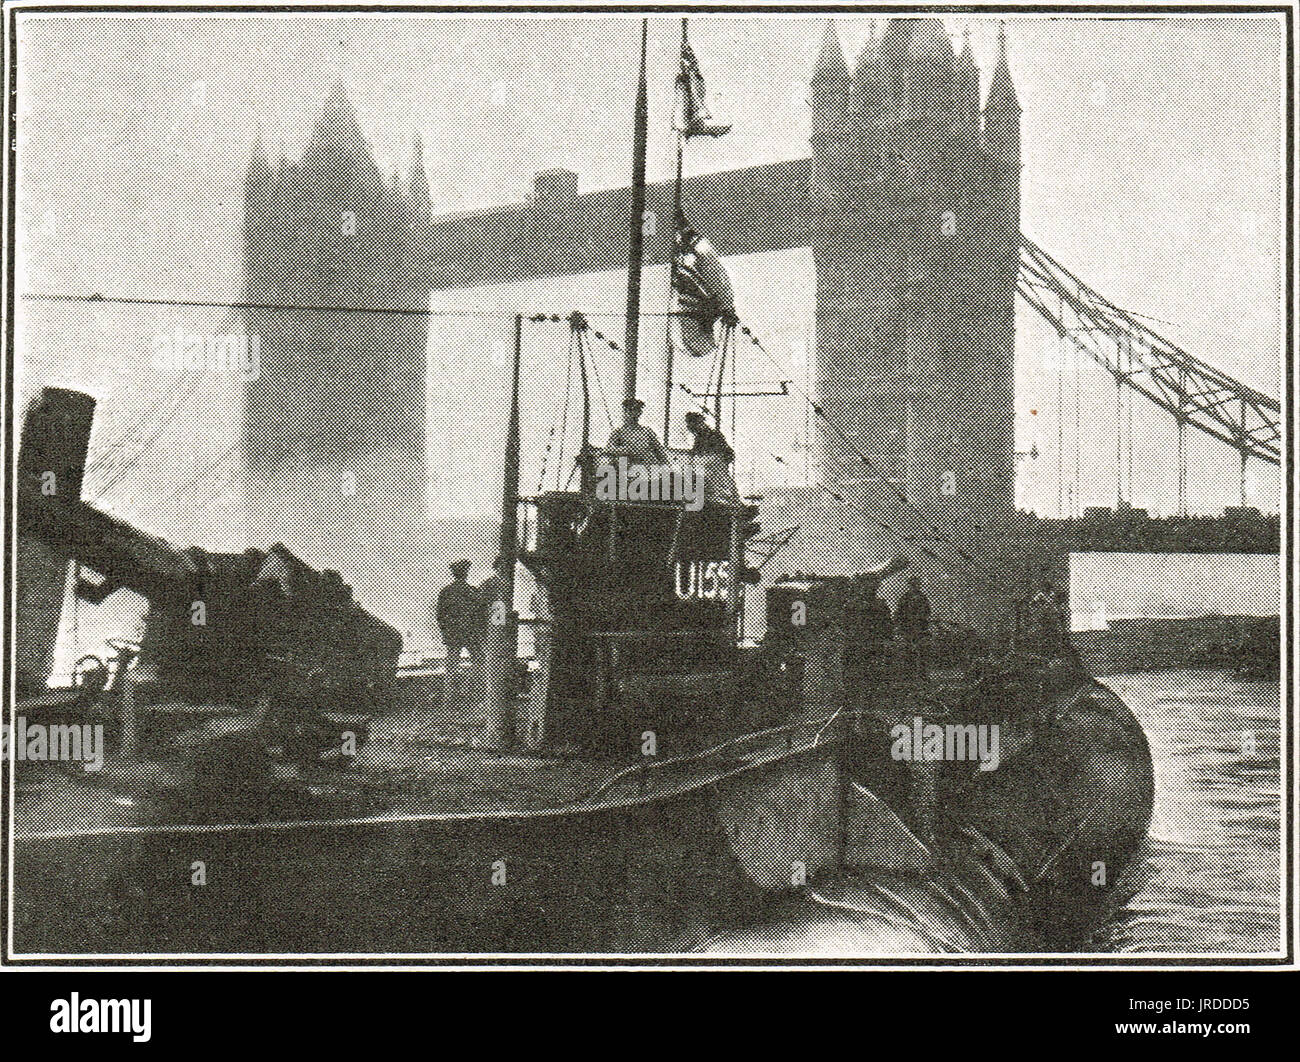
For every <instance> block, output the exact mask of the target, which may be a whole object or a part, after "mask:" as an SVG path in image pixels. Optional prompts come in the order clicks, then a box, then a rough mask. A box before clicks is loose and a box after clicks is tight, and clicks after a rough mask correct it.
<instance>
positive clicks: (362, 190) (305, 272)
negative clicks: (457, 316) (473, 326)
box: [242, 82, 432, 627]
mask: <svg viewBox="0 0 1300 1062" xmlns="http://www.w3.org/2000/svg"><path fill="white" fill-rule="evenodd" d="M246 182H247V183H246V195H245V202H244V233H245V245H244V291H245V297H246V301H247V302H249V303H252V304H255V305H251V306H249V307H248V308H246V309H245V311H244V316H245V325H246V328H247V331H248V333H249V334H250V335H255V336H257V337H258V339H259V343H260V350H261V362H260V365H259V374H258V375H257V377H256V378H255V379H252V380H250V381H249V382H248V383H247V384H246V386H245V391H244V403H243V420H244V423H243V439H242V444H243V446H242V449H243V465H244V468H243V473H244V484H245V486H244V489H245V495H246V506H245V511H246V513H247V515H248V521H249V524H248V537H249V539H250V541H252V542H254V543H256V544H258V545H262V546H265V545H266V544H268V543H272V542H277V541H278V542H283V543H284V544H285V545H287V546H288V547H289V548H290V549H292V550H293V551H294V552H295V553H297V554H298V555H300V556H303V557H305V558H308V559H310V561H311V563H313V564H314V565H316V566H318V567H328V568H334V569H337V570H339V571H341V572H343V573H344V575H345V577H346V579H347V581H348V582H349V583H351V584H352V585H354V586H355V587H356V588H357V591H358V594H359V596H360V597H361V598H362V599H364V600H365V601H366V603H367V606H368V607H371V608H373V609H375V610H376V611H377V612H378V613H379V614H381V615H383V616H384V618H385V619H387V620H389V621H390V622H395V623H399V624H401V625H402V626H403V627H413V626H415V625H416V624H417V623H421V622H423V620H424V618H425V614H426V609H427V601H425V600H422V599H420V600H416V599H411V600H410V601H409V603H408V602H407V601H405V600H404V598H403V595H404V594H405V595H409V594H410V587H413V586H418V585H421V583H422V581H427V578H428V575H427V573H426V572H424V571H423V570H422V569H421V568H420V566H419V565H420V560H419V555H418V550H417V549H416V547H415V546H413V545H412V543H418V542H420V541H422V539H423V537H425V535H424V527H425V520H426V513H425V509H426V505H425V494H426V487H427V475H426V472H425V450H426V443H425V435H426V427H425V380H426V376H427V352H426V351H427V346H428V320H427V319H426V318H424V317H422V316H420V315H419V314H410V313H405V312H403V313H398V314H394V313H390V312H389V311H393V310H397V311H410V310H419V309H427V308H428V305H429V296H430V287H431V285H430V282H429V279H428V258H427V256H428V253H429V245H430V242H431V239H432V205H431V198H430V194H429V178H428V175H427V173H426V171H425V166H424V160H423V149H422V145H421V144H420V141H419V139H418V138H416V141H415V145H414V152H413V157H412V159H411V163H410V169H409V171H408V174H407V175H406V176H405V177H403V176H402V175H401V174H400V173H399V174H397V175H396V176H395V179H393V180H390V179H388V178H387V177H386V176H385V175H384V173H383V172H382V171H381V170H380V168H379V165H378V163H377V162H376V159H375V155H374V152H373V151H372V149H371V147H370V144H369V142H368V140H367V139H366V137H365V134H364V133H363V132H362V130H361V126H360V123H359V121H358V119H357V114H356V111H355V110H354V109H353V107H352V104H351V102H350V101H349V100H348V97H347V93H346V92H345V90H344V87H343V84H342V82H337V83H336V84H335V85H334V86H333V88H332V89H331V91H330V93H329V97H328V98H327V100H326V101H325V104H324V106H323V107H322V110H321V113H320V116H319V117H318V119H317V120H316V122H315V123H314V125H313V127H312V130H311V135H310V136H309V138H308V141H307V144H306V147H305V148H304V150H303V153H302V155H301V156H300V157H299V158H298V159H297V160H295V161H289V160H287V159H285V158H283V156H282V157H281V160H280V162H279V164H278V165H277V166H276V168H275V169H274V170H272V169H271V167H270V166H269V165H268V164H267V162H266V158H265V148H264V147H263V146H262V143H261V140H260V138H259V140H258V142H257V145H256V146H255V148H254V150H253V154H252V157H251V160H250V162H249V167H248V172H247V177H246ZM279 307H283V308H282V309H281V308H279ZM315 307H339V308H343V310H344V311H345V312H336V311H334V310H330V309H324V310H317V309H314V308H315ZM366 308H373V309H374V310H375V312H373V313H365V312H359V311H361V310H364V309H366ZM377 558H383V560H382V563H381V562H380V561H378V560H377ZM408 604H409V608H408Z"/></svg>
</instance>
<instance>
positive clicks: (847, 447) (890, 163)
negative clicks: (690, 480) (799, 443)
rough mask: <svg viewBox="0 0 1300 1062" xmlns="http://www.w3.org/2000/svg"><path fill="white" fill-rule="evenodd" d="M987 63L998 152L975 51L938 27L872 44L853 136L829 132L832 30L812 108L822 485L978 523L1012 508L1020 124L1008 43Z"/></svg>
mask: <svg viewBox="0 0 1300 1062" xmlns="http://www.w3.org/2000/svg"><path fill="white" fill-rule="evenodd" d="M999 62H1000V68H1001V70H1002V73H1001V74H1000V75H999V76H998V77H997V78H995V82H996V85H997V88H996V95H993V96H991V98H990V104H989V106H987V107H985V108H984V115H983V116H984V118H985V119H986V122H988V121H991V122H992V125H991V131H992V135H993V136H994V138H995V141H996V142H995V143H994V144H990V143H988V141H987V136H988V131H987V129H986V131H985V134H984V136H981V107H980V75H979V70H978V68H977V66H976V64H975V59H974V55H973V54H972V51H971V48H970V44H969V41H967V42H966V43H965V44H964V46H963V47H962V50H961V54H960V55H958V54H957V52H956V51H955V50H954V49H953V45H952V41H951V39H950V38H949V36H948V33H947V30H946V29H945V28H944V24H943V22H942V21H941V20H940V19H937V18H913V19H901V18H900V19H891V20H889V22H888V23H887V24H886V26H885V28H884V32H883V34H882V35H881V37H880V38H879V39H878V40H877V39H874V34H873V39H872V40H870V41H869V42H868V44H867V46H866V48H865V49H864V50H863V53H862V55H861V56H860V57H859V59H858V61H857V63H856V67H855V70H854V73H853V77H852V82H851V85H850V87H849V93H848V98H849V105H848V111H849V114H848V117H847V129H845V130H843V131H837V130H836V128H835V125H834V118H835V117H836V116H837V115H838V114H839V113H840V112H839V110H838V102H839V100H840V99H841V96H840V95H839V94H840V93H841V92H842V91H843V90H842V86H843V84H844V79H845V74H844V71H843V70H842V69H841V65H842V63H843V53H842V52H840V51H839V41H838V39H837V38H836V37H835V36H834V33H833V30H829V29H828V31H827V33H826V35H825V36H824V38H823V43H822V52H821V56H820V57H819V59H818V64H817V69H816V70H815V71H814V75H813V87H814V91H813V94H812V102H813V106H814V119H813V131H814V135H813V137H812V145H811V146H812V156H813V159H812V161H813V168H812V180H811V188H810V192H811V203H812V211H811V214H812V216H811V219H810V220H811V224H810V226H809V231H810V234H811V242H812V250H813V260H814V264H815V266H816V270H817V308H816V314H817V355H816V367H817V394H818V404H819V405H820V406H821V408H822V409H823V410H825V412H826V415H827V419H828V421H829V423H827V422H823V423H821V424H820V425H819V427H820V435H819V438H818V446H817V449H818V454H819V458H818V467H819V474H820V478H821V480H822V481H823V482H835V483H840V484H848V483H853V482H858V483H862V484H863V485H864V486H863V489H865V490H868V491H869V490H871V489H874V488H872V487H870V483H872V482H875V483H878V482H879V480H880V478H881V477H884V478H885V479H887V480H889V482H890V485H891V487H892V488H893V489H898V490H901V491H903V492H904V493H905V494H906V496H907V497H908V499H909V501H912V502H914V503H916V504H920V505H925V506H933V507H936V508H937V509H939V510H942V511H947V512H950V513H951V514H952V515H953V519H954V520H955V519H958V518H959V516H960V517H961V518H971V517H974V518H975V519H977V520H979V521H981V522H991V521H995V520H997V519H998V518H999V517H1000V516H1004V515H1007V514H1009V513H1010V512H1011V511H1012V510H1013V507H1014V492H1013V487H1014V482H1013V480H1014V449H1015V447H1014V438H1015V435H1014V411H1013V401H1012V398H1013V393H1012V390H1011V388H1012V382H1013V372H1012V367H1013V358H1014V354H1013V344H1014V331H1015V328H1014V314H1013V307H1014V298H1015V275H1014V263H1013V262H1012V258H1011V253H1012V247H1011V245H1012V243H1013V242H1014V241H1013V240H1012V239H1011V237H1010V234H1011V233H1012V231H1013V229H1014V230H1015V231H1016V232H1018V224H1019V150H1018V149H1019V137H1018V124H1014V125H1013V124H1012V123H1011V119H1012V118H1016V119H1018V114H1019V111H1018V104H1015V96H1014V90H1013V89H1011V82H1010V72H1009V68H1008V67H1007V61H1006V54H1005V43H1004V45H1003V48H1002V53H1001V55H1000V60H999ZM1008 90H1010V91H1008ZM832 101H834V103H835V105H836V106H832V105H831V104H832ZM1011 104H1015V107H1014V111H1013V108H1012V107H1011ZM1012 132H1015V134H1016V136H1015V139H1014V146H1015V149H1016V151H1015V156H1014V164H1013V161H1012V158H1011V156H1010V153H1009V148H1010V146H1011V144H1012V140H1010V139H1009V137H1010V134H1011V133H1012ZM1013 174H1014V180H1012V175H1013ZM845 438H847V439H848V440H849V442H848V443H847V444H846V443H845V442H844V439H845ZM862 457H866V458H867V460H868V461H869V462H870V464H869V466H868V465H865V464H864V462H863V461H862V460H861V458H862ZM939 522H940V523H942V522H943V521H942V518H940V519H939Z"/></svg>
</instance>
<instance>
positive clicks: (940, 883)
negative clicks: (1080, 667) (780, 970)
mask: <svg viewBox="0 0 1300 1062" xmlns="http://www.w3.org/2000/svg"><path fill="white" fill-rule="evenodd" d="M1050 715H1051V720H1050V722H1049V723H1046V724H1041V725H1037V726H1036V728H1035V729H1036V732H1035V733H1034V734H1033V735H1032V739H1031V740H1029V741H1028V742H1026V743H1025V744H1024V746H1023V747H1022V748H1021V749H1020V750H1019V751H1018V752H1017V753H1016V754H1015V755H1014V756H1012V757H1011V758H1010V759H1009V760H1007V761H1005V762H1003V763H1002V764H1001V765H1000V766H999V768H998V769H997V770H994V771H989V772H987V773H978V772H977V773H976V774H975V775H974V777H973V778H972V780H971V784H970V785H969V786H968V787H966V789H965V790H964V792H962V793H961V794H960V795H958V796H956V797H955V798H954V799H951V800H949V801H947V802H946V803H947V808H946V810H945V813H944V814H945V821H944V822H943V824H942V826H943V832H944V834H945V837H946V840H945V841H943V842H940V843H939V844H938V845H936V846H933V851H931V850H930V849H927V848H926V847H925V846H923V845H922V844H921V843H920V842H919V841H918V840H917V839H916V837H915V836H914V835H911V830H910V827H909V826H908V824H906V823H904V822H903V821H902V820H901V819H897V818H894V817H893V816H892V815H890V814H889V813H888V812H886V813H885V815H884V816H883V817H882V816H881V815H880V813H879V812H878V810H877V809H878V807H879V801H877V800H876V799H875V798H874V797H873V796H872V794H870V792H869V791H866V790H865V789H864V788H863V787H860V786H854V787H853V789H852V790H851V791H850V794H849V799H848V800H847V801H846V807H847V812H846V815H847V821H846V835H847V837H848V848H847V850H846V863H853V862H857V863H858V864H859V866H858V868H857V869H854V870H846V871H843V872H841V873H838V874H835V875H831V876H828V877H826V878H824V879H822V880H819V881H817V882H814V883H812V884H810V885H809V886H808V887H806V888H805V889H803V890H801V892H800V894H799V896H797V897H795V898H792V899H790V900H789V901H788V902H786V903H783V904H781V905H780V906H779V908H777V909H776V910H773V911H771V912H769V914H768V916H767V918H765V920H764V922H763V924H762V925H761V926H753V927H742V928H740V929H738V930H733V931H729V932H727V933H724V934H721V935H719V936H717V937H714V938H713V939H711V940H710V941H708V942H707V943H706V944H705V945H703V946H702V948H701V950H703V951H708V952H712V953H717V954H733V955H736V954H757V955H762V954H787V955H788V954H792V953H804V954H812V955H817V954H827V955H829V954H848V955H855V956H878V957H890V956H904V955H918V954H924V955H942V954H961V955H972V954H1008V953H1022V954H1023V953H1045V952H1071V951H1079V950H1086V949H1087V947H1088V945H1089V943H1090V941H1091V939H1092V938H1093V936H1094V934H1096V933H1097V931H1098V930H1099V929H1100V928H1101V927H1102V926H1103V925H1104V924H1105V923H1106V921H1107V920H1108V919H1109V918H1110V917H1111V916H1112V915H1113V914H1114V912H1115V910H1116V909H1117V908H1118V907H1119V906H1121V905H1122V903H1123V902H1124V901H1125V900H1126V899H1127V889H1126V879H1125V874H1126V872H1128V871H1129V870H1130V869H1131V867H1132V866H1133V864H1134V862H1135V860H1136V859H1137V858H1138V857H1139V856H1140V854H1141V851H1142V848H1143V844H1144V842H1145V839H1146V835H1147V830H1148V827H1149V825H1150V820H1151V812H1152V805H1153V797H1154V782H1153V770H1152V763H1151V754H1150V749H1149V747H1148V745H1147V741H1146V737H1145V735H1144V734H1143V732H1142V728H1141V726H1140V725H1139V723H1138V721H1137V719H1136V718H1135V717H1134V716H1133V714H1132V712H1131V711H1130V710H1129V708H1128V707H1127V706H1126V705H1125V704H1124V703H1123V702H1122V701H1121V700H1120V699H1119V698H1118V697H1117V696H1116V695H1115V694H1114V693H1112V692H1111V691H1110V690H1109V689H1107V688H1106V687H1104V686H1102V685H1100V684H1099V683H1096V682H1090V683H1086V684H1084V685H1083V686H1081V687H1080V688H1078V689H1076V690H1074V691H1073V692H1072V693H1071V694H1069V695H1068V696H1066V697H1063V698H1062V699H1061V700H1060V701H1059V702H1058V703H1057V704H1055V705H1054V706H1053V711H1052V712H1051V713H1050ZM909 846H910V847H911V849H912V850H913V855H912V856H909V855H908V850H909Z"/></svg>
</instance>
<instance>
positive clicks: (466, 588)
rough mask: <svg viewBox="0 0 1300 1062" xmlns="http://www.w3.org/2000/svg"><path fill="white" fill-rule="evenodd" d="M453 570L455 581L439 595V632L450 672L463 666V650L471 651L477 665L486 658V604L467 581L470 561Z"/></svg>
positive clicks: (454, 567) (462, 562) (454, 565)
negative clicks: (484, 620)
mask: <svg viewBox="0 0 1300 1062" xmlns="http://www.w3.org/2000/svg"><path fill="white" fill-rule="evenodd" d="M450 568H451V576H452V581H451V582H450V583H448V584H447V585H446V586H444V587H443V588H442V590H441V592H440V593H439V594H438V629H439V630H441V631H442V643H443V645H445V646H446V647H447V670H448V672H449V673H450V672H451V671H452V670H453V669H455V668H457V667H459V666H460V653H461V650H462V649H468V650H469V655H470V660H471V661H472V662H474V663H478V662H479V661H480V660H481V659H482V657H483V604H482V597H481V596H480V594H479V591H478V590H477V589H476V588H475V587H473V586H470V584H469V581H468V579H467V576H468V575H469V569H470V562H469V561H467V560H458V561H453V562H452V563H451V565H450Z"/></svg>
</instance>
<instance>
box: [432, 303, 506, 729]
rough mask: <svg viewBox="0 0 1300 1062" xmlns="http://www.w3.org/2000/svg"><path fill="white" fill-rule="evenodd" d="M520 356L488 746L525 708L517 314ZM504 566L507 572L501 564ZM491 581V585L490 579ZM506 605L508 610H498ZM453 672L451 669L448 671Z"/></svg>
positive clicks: (489, 683) (491, 652)
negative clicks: (520, 667)
mask: <svg viewBox="0 0 1300 1062" xmlns="http://www.w3.org/2000/svg"><path fill="white" fill-rule="evenodd" d="M514 332H515V358H514V366H513V368H512V372H511V382H510V422H509V427H508V428H507V429H506V454H505V457H506V460H505V475H504V476H503V483H502V487H501V543H500V545H501V550H500V553H501V556H503V557H505V558H506V561H507V563H506V564H504V565H499V566H496V567H497V575H498V576H499V577H500V579H501V586H500V591H499V592H500V599H499V600H497V601H493V602H492V603H491V608H492V615H491V617H490V619H489V621H488V625H487V631H486V632H485V635H484V638H483V658H484V659H483V663H484V672H485V674H484V679H485V681H484V689H483V693H484V695H485V696H484V700H485V702H486V703H485V707H486V709H487V710H486V719H485V721H484V727H483V740H484V743H485V744H486V746H487V747H488V748H494V749H504V748H509V746H510V745H511V743H512V741H513V740H514V734H515V721H516V720H515V716H516V713H517V711H518V707H519V688H518V681H517V677H518V673H517V671H516V667H517V665H516V660H517V659H518V656H519V624H518V617H517V616H516V615H515V611H514V609H515V565H516V564H517V563H518V561H519V368H520V364H521V362H522V361H523V332H524V318H523V315H522V314H515V328H514ZM502 568H504V571H502V570H501V569H502ZM484 585H486V584H484ZM498 608H500V609H502V611H501V612H500V613H498V612H497V609H498ZM448 673H449V674H450V672H448Z"/></svg>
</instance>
